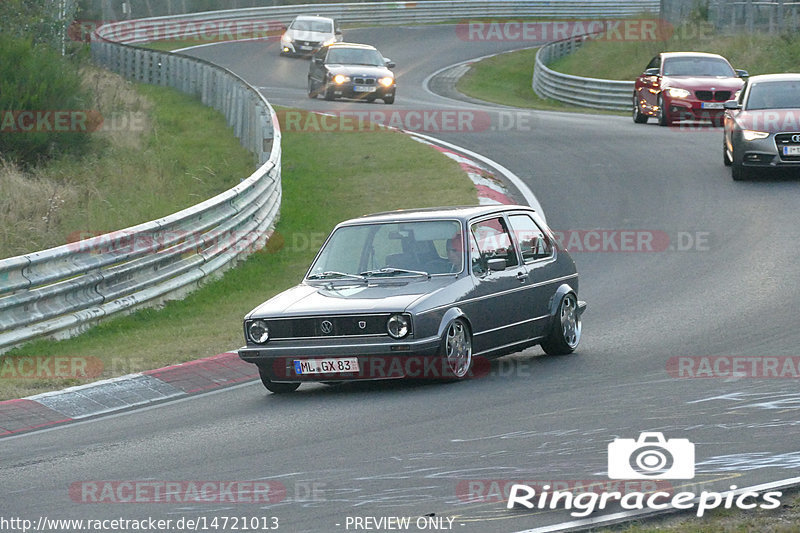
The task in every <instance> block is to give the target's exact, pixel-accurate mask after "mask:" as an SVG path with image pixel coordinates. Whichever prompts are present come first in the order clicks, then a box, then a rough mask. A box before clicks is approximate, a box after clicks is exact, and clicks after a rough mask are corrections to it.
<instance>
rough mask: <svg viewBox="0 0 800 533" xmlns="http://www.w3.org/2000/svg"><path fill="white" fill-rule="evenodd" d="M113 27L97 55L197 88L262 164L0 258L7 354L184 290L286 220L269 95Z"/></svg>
mask: <svg viewBox="0 0 800 533" xmlns="http://www.w3.org/2000/svg"><path fill="white" fill-rule="evenodd" d="M113 30H114V28H113V25H112V27H107V28H106V29H105V30H103V29H102V28H101V31H100V35H99V37H100V38H99V39H97V40H96V41H95V42H93V43H92V54H93V57H94V59H95V61H96V62H97V63H99V64H100V65H102V66H104V67H106V68H108V69H110V70H113V71H115V72H118V73H120V74H122V75H123V76H125V77H126V78H128V79H133V80H137V81H140V82H145V83H152V84H158V85H167V86H171V87H174V88H176V89H178V90H180V91H182V92H185V93H188V94H193V95H196V96H198V97H199V98H200V99H201V100H202V101H203V103H205V104H207V105H210V106H212V107H214V108H215V109H218V110H219V111H221V112H222V113H223V114H224V115H225V117H226V118H227V121H228V125H230V126H232V127H233V129H234V133H235V134H236V136H237V137H238V138H239V139H240V141H241V142H242V144H243V145H244V146H245V147H247V148H248V149H249V150H250V151H252V152H253V153H254V154H255V156H256V158H257V160H258V165H259V167H258V169H257V170H256V171H255V172H254V173H253V174H252V175H251V176H249V177H248V178H246V179H244V180H243V181H242V182H241V183H240V184H239V185H237V186H235V187H233V188H232V189H230V190H228V191H225V192H224V193H222V194H219V195H217V196H215V197H213V198H211V199H209V200H206V201H205V202H202V203H200V204H198V205H195V206H192V207H190V208H188V209H184V210H183V211H180V212H178V213H175V214H172V215H169V216H166V217H164V218H161V219H158V220H154V221H152V222H147V223H144V224H140V225H138V226H134V227H131V228H127V229H123V230H120V231H116V232H112V233H110V234H107V235H101V236H97V237H93V238H91V239H86V240H82V241H79V242H74V243H70V244H66V245H63V246H59V247H56V248H51V249H49V250H44V251H41V252H35V253H31V254H26V255H22V256H18V257H12V258H8V259H3V260H0V352H2V351H5V350H7V349H9V348H11V347H13V346H15V345H18V344H20V343H23V342H25V341H28V340H31V339H34V338H37V337H43V336H51V337H56V338H63V337H68V336H70V335H72V334H75V333H77V332H80V331H83V330H85V329H88V328H89V327H90V326H91V325H93V324H95V323H96V322H98V321H99V320H100V319H102V318H104V317H107V316H109V315H112V314H115V313H118V312H122V311H130V310H132V309H134V308H137V307H141V306H145V305H157V304H159V303H161V302H163V301H164V300H167V299H174V298H178V297H181V296H183V295H184V294H185V293H186V292H189V291H190V290H192V289H194V288H195V287H197V286H198V285H199V284H200V283H201V282H202V281H203V280H205V279H207V278H208V277H209V276H211V275H214V274H217V273H220V272H222V271H224V270H225V269H226V268H228V267H230V266H232V265H233V264H235V263H236V262H237V261H238V260H240V259H241V258H243V257H245V256H246V255H248V254H249V253H251V252H253V251H255V250H258V249H260V248H261V247H263V244H264V242H265V241H266V239H267V237H268V235H269V234H270V233H271V229H272V227H273V226H274V223H275V221H276V220H277V218H278V209H279V207H280V199H281V157H280V156H281V145H280V130H279V128H278V127H277V118H276V116H275V113H274V111H273V110H272V108H271V106H270V105H269V102H267V100H266V99H265V98H264V97H263V96H261V94H260V93H259V92H258V91H257V90H256V89H255V88H253V87H251V86H250V85H249V84H248V83H247V82H245V81H244V80H242V79H241V78H239V77H238V76H236V75H235V74H233V73H232V72H229V71H227V70H226V69H223V68H220V67H218V66H216V65H213V64H211V63H207V62H205V61H201V60H197V59H194V58H191V57H189V56H183V55H180V54H169V53H165V52H158V51H153V50H145V49H141V48H135V47H132V46H126V45H120V44H117V43H114V42H113V41H111V40H110V39H109V38H108V37H106V35H113ZM106 32H108V33H106ZM132 178H133V179H135V177H132Z"/></svg>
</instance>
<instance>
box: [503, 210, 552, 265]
mask: <svg viewBox="0 0 800 533" xmlns="http://www.w3.org/2000/svg"><path fill="white" fill-rule="evenodd" d="M508 219H509V221H510V223H511V230H512V231H513V232H514V235H515V236H516V237H517V242H519V247H520V250H521V252H522V260H523V261H524V262H525V263H532V262H533V261H536V260H538V259H545V258H547V257H550V256H552V255H553V244H552V243H551V242H550V239H548V238H547V235H545V233H544V232H543V231H542V230H541V229H540V228H539V226H537V225H536V222H534V221H533V219H532V218H531V217H529V216H528V215H512V216H510V217H508Z"/></svg>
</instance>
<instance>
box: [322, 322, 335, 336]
mask: <svg viewBox="0 0 800 533" xmlns="http://www.w3.org/2000/svg"><path fill="white" fill-rule="evenodd" d="M319 329H321V330H322V333H324V334H325V335H328V334H330V332H331V331H333V323H332V322H331V321H330V320H323V321H322V323H321V324H320V325H319Z"/></svg>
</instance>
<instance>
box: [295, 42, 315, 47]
mask: <svg viewBox="0 0 800 533" xmlns="http://www.w3.org/2000/svg"><path fill="white" fill-rule="evenodd" d="M297 44H299V45H300V46H314V47H317V46H319V42H318V41H297Z"/></svg>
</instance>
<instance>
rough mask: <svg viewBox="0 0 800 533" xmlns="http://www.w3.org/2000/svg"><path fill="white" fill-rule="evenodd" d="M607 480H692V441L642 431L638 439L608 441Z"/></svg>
mask: <svg viewBox="0 0 800 533" xmlns="http://www.w3.org/2000/svg"><path fill="white" fill-rule="evenodd" d="M608 477H609V478H610V479H692V478H693V477H694V444H692V443H691V442H690V441H689V439H669V440H665V439H664V434H663V433H659V432H650V433H648V432H644V433H641V434H640V435H639V438H638V439H635V440H634V439H614V442H611V443H609V444H608Z"/></svg>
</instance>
